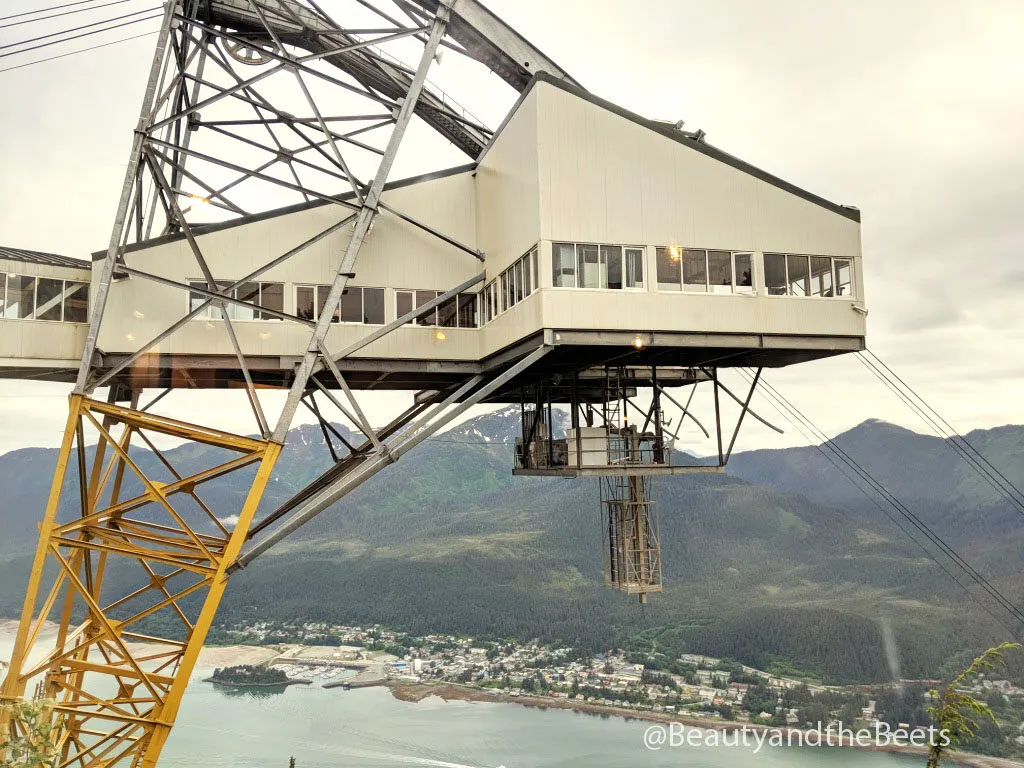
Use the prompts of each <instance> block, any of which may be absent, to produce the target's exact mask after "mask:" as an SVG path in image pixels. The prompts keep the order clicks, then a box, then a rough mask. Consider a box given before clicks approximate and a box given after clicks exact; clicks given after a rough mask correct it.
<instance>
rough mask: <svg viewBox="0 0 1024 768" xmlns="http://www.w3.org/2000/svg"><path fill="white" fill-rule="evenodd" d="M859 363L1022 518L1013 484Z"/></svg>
mask: <svg viewBox="0 0 1024 768" xmlns="http://www.w3.org/2000/svg"><path fill="white" fill-rule="evenodd" d="M858 359H859V360H860V362H861V363H862V364H863V365H864V366H865V367H866V368H867V369H868V370H869V371H871V373H872V374H874V376H875V377H876V378H877V379H878V380H879V381H881V382H882V383H883V384H884V385H885V386H886V387H888V388H889V390H890V391H892V392H893V393H894V394H895V395H896V396H897V397H898V398H899V399H900V400H902V401H903V403H904V404H905V405H906V406H907V407H908V408H910V409H911V410H912V411H914V413H916V414H917V415H918V416H919V417H920V418H921V419H922V420H923V421H924V422H925V423H926V424H927V425H928V426H930V427H931V428H932V431H933V432H934V433H935V434H936V435H937V436H938V437H940V438H941V439H942V440H943V442H944V443H945V444H946V445H947V446H949V448H950V449H951V450H952V451H953V452H954V453H956V454H957V455H958V456H959V457H960V458H961V459H963V460H964V462H965V463H967V465H968V466H970V467H971V468H972V469H974V470H975V471H976V472H977V473H978V474H980V475H981V476H982V478H983V479H985V480H986V481H987V482H988V483H989V485H991V486H992V487H993V488H994V489H995V490H996V491H997V492H998V493H999V494H1000V495H1001V496H1003V498H1005V499H1006V500H1007V501H1008V502H1009V503H1010V505H1011V506H1013V508H1014V511H1016V512H1018V513H1019V514H1021V515H1022V516H1024V501H1022V500H1021V499H1020V498H1019V497H1018V495H1019V494H1020V491H1019V490H1017V488H1016V486H1014V485H1013V483H1011V482H1010V481H1009V480H1008V479H1006V476H1005V475H1003V474H1002V473H1001V472H999V470H998V469H996V468H995V467H994V466H992V465H991V464H989V463H988V460H987V459H985V457H984V456H982V455H981V454H980V453H978V452H977V450H976V449H975V448H974V446H972V445H971V444H970V443H968V442H967V441H966V440H964V439H963V438H962V437H959V440H960V441H961V442H958V441H957V439H956V438H955V437H953V436H952V435H950V434H948V433H947V432H946V431H945V430H944V429H942V427H941V426H940V425H939V424H938V423H937V422H936V420H935V418H933V417H932V416H931V415H930V414H929V413H928V411H926V410H924V409H923V408H922V407H921V406H920V405H918V404H917V403H915V402H914V400H913V399H912V398H911V396H910V395H909V394H907V392H905V391H904V390H903V389H901V388H900V387H899V386H898V385H897V384H896V383H895V382H894V381H892V380H891V379H890V378H889V377H888V376H886V374H885V373H883V372H882V371H881V370H879V369H878V367H877V366H876V365H875V364H874V363H872V362H871V361H870V360H867V359H866V358H863V357H860V358H858ZM922 402H923V401H922ZM957 435H958V436H959V433H957ZM965 445H966V446H967V447H968V448H970V449H971V451H974V453H971V452H970V451H968V450H967V448H965V447H964V446H965ZM975 454H977V456H975ZM997 475H998V477H999V478H1002V482H1000V480H999V479H997V477H996V476H997ZM1015 494H1017V495H1015Z"/></svg>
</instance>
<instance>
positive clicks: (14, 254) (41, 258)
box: [0, 245, 91, 269]
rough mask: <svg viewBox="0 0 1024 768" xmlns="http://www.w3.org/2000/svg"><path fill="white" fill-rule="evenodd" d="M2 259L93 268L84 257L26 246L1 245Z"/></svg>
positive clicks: (55, 265)
mask: <svg viewBox="0 0 1024 768" xmlns="http://www.w3.org/2000/svg"><path fill="white" fill-rule="evenodd" d="M0 259H10V260H11V261H24V262H27V263H29V264H47V265H49V266H51V267H70V268H72V269H91V265H90V264H89V262H87V261H82V259H73V258H71V257H70V256H60V255H58V254H56V253H43V252H42V251H28V250H25V249H24V248H10V247H8V246H5V245H0Z"/></svg>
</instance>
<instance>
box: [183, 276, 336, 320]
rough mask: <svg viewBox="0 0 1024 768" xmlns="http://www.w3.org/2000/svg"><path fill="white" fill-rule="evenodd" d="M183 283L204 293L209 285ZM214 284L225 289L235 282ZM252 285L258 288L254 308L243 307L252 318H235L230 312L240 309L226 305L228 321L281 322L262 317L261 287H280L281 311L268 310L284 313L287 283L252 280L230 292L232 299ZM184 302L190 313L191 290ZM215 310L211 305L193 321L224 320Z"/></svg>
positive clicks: (194, 280)
mask: <svg viewBox="0 0 1024 768" xmlns="http://www.w3.org/2000/svg"><path fill="white" fill-rule="evenodd" d="M185 282H186V283H187V284H188V287H189V288H192V287H196V288H201V289H203V290H204V291H205V290H207V289H208V288H207V286H208V285H209V284H208V283H207V281H206V279H205V278H189V279H187V280H186V281H185ZM216 282H217V287H218V288H220V287H222V286H225V287H226V286H228V285H232V284H233V283H234V282H235V281H234V280H217V281H216ZM253 283H255V284H256V285H257V286H258V288H257V300H256V302H254V307H253V308H252V309H249V308H248V307H245V308H244V309H245V311H248V312H252V313H253V314H254V317H235V316H234V315H233V314H232V310H238V309H242V308H241V307H239V306H238V305H237V304H228V305H227V310H228V319H229V320H231V322H233V323H266V322H281V321H282V320H283V318H280V317H274V316H273V315H269V314H267V315H264V313H263V312H262V311H261V310H262V309H263V305H262V301H263V287H264V286H280V287H281V309H275V308H274V307H268V309H271V310H272V311H274V312H284V311H285V301H284V298H285V286H286V285H288V283H285V282H279V281H277V280H266V281H264V280H253V281H250V282H249V283H243V284H242V285H240V286H239V287H238V288H235V290H234V291H233V292H232V293H233V296H234V298H236V299H237V298H238V291H239V289H240V288H242V287H244V286H245V285H251V284H253ZM302 285H307V283H302ZM294 295H295V294H294V292H293V297H294ZM206 298H207V297H206V296H203V295H202V294H199V295H198V299H199V301H200V302H202V301H205V300H206ZM185 301H186V304H185V306H186V309H187V311H188V312H191V311H192V291H191V290H190V291H188V292H187V293H186V294H185ZM217 310H219V307H217V306H215V305H213V304H211V305H210V306H208V307H207V308H206V309H204V310H203V311H202V312H201V313H200V314H198V315H196V316H195V317H194V318H193V319H194V320H200V319H202V320H223V319H224V317H223V315H222V314H221V313H220V312H219V311H217ZM316 310H317V314H318V316H319V311H320V308H319V306H317V307H316ZM215 312H216V316H214V313H215Z"/></svg>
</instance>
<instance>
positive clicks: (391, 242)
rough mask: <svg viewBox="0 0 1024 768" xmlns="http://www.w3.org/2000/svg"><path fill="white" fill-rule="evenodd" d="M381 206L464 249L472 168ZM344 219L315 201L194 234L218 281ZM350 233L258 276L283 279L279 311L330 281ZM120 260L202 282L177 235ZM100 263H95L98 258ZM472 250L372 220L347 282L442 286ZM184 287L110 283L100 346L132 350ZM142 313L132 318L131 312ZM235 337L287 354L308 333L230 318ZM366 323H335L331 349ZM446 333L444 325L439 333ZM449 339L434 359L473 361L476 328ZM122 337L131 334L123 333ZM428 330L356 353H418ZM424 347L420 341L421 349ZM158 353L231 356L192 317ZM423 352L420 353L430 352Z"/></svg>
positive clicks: (156, 328) (164, 317)
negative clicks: (304, 289) (308, 286)
mask: <svg viewBox="0 0 1024 768" xmlns="http://www.w3.org/2000/svg"><path fill="white" fill-rule="evenodd" d="M383 199H384V202H386V203H388V204H389V205H391V206H392V207H394V208H395V209H396V210H400V211H402V212H403V213H406V214H408V215H410V216H412V217H414V218H416V219H417V220H419V221H422V222H423V223H425V224H428V225H430V226H432V227H434V228H435V229H437V230H439V231H442V232H445V233H448V234H450V235H452V236H453V237H455V238H456V239H458V240H459V241H461V242H463V243H465V244H466V245H468V246H470V247H476V222H475V208H476V200H475V189H474V185H473V179H472V174H471V173H465V174H460V175H457V176H450V177H446V178H440V179H434V180H430V181H425V182H422V183H421V184H417V185H415V186H410V187H402V188H398V189H394V190H390V191H388V192H387V193H386V194H385V195H384V196H383ZM346 215H347V212H346V211H344V210H342V209H340V208H336V207H317V208H311V209H309V210H304V211H299V212H296V213H293V214H289V215H287V216H281V217H277V218H273V219H267V220H263V221H257V222H252V223H250V224H246V225H244V226H240V227H233V228H230V229H225V230H221V231H218V232H211V233H208V234H205V235H201V236H199V238H198V242H199V246H200V248H201V249H202V251H203V255H204V257H205V258H206V259H207V261H208V263H209V265H210V268H211V270H212V272H213V274H214V276H215V277H217V278H218V279H232V280H234V279H238V278H239V277H242V276H243V275H246V274H248V273H250V272H252V271H253V270H254V269H256V268H257V267H259V266H260V265H262V264H265V263H266V262H268V261H270V260H271V259H273V258H274V257H276V256H278V255H280V254H281V253H284V252H285V251H287V250H288V249H290V248H293V247H295V246H296V245H298V244H299V243H302V242H303V241H305V240H307V239H309V238H310V237H312V236H313V235H315V234H316V233H317V232H319V231H322V230H323V229H326V228H327V227H328V226H329V225H330V224H332V223H335V222H337V221H339V220H341V219H342V218H344V217H345V216H346ZM350 236H351V227H346V228H344V229H342V230H340V231H339V232H337V233H335V234H334V235H332V236H330V237H328V238H326V239H325V240H323V241H321V242H320V243H317V244H315V245H313V246H312V247H310V248H308V249H307V250H306V251H304V252H303V253H300V254H298V255H296V256H295V257H293V258H292V259H290V260H289V261H287V262H285V263H284V264H282V265H279V266H277V267H275V268H274V269H272V270H269V271H268V272H267V273H266V274H265V275H263V276H262V277H261V278H260V280H262V281H265V282H283V283H285V295H284V309H285V312H288V313H291V314H294V312H295V290H294V286H295V284H299V283H320V284H327V283H330V282H331V281H332V280H333V277H334V274H335V273H336V271H337V269H338V264H339V263H340V261H341V258H342V255H343V253H344V250H345V247H346V245H347V244H348V240H349V238H350ZM128 261H129V263H130V264H131V265H132V266H134V267H136V268H138V269H142V270H145V271H149V272H153V273H155V274H158V275H160V276H162V277H167V278H170V279H173V280H177V281H179V282H186V281H188V280H196V279H200V278H201V275H202V273H201V271H200V269H199V267H198V265H197V263H196V261H195V258H194V257H193V255H192V252H191V250H190V248H189V246H188V243H187V242H186V241H184V240H176V241H173V242H170V243H164V244H161V245H158V246H154V247H152V248H149V249H146V250H142V251H137V252H135V253H133V254H131V255H130V256H129V259H128ZM97 268H99V262H97ZM482 268H483V267H482V265H481V264H480V262H479V261H478V260H477V259H475V258H474V257H473V256H472V255H470V254H467V253H465V252H464V251H462V250H460V249H458V248H455V247H454V246H451V245H448V244H447V243H444V242H442V241H441V240H439V239H438V238H436V237H434V236H433V235H431V234H429V233H427V232H424V231H423V230H422V229H420V228H418V227H415V226H413V225H412V224H408V223H406V222H404V221H401V220H400V219H398V218H396V217H395V216H393V215H391V214H388V213H382V214H381V215H380V216H378V217H377V219H376V221H375V223H374V227H373V231H372V232H371V233H370V235H369V237H368V238H367V240H366V243H365V245H364V247H363V250H362V251H361V253H360V256H359V258H358V260H357V262H356V266H355V272H356V277H355V279H353V280H351V281H350V284H351V285H356V286H371V287H387V288H410V289H417V288H418V289H434V290H448V289H449V288H451V287H452V286H453V285H458V284H459V283H461V282H464V281H465V280H467V279H468V278H470V277H472V276H473V275H475V274H477V273H479V272H480V271H481V270H482ZM186 305H187V297H186V294H185V292H184V291H181V290H178V289H176V288H172V287H166V286H161V285H158V284H156V283H153V282H152V281H148V280H144V279H141V278H133V279H130V280H123V281H119V282H116V283H115V284H114V285H113V286H112V288H111V292H110V298H109V300H108V306H107V317H109V318H117V322H110V323H104V325H103V327H102V328H101V331H100V348H101V349H104V350H105V351H108V352H132V351H135V349H136V348H137V347H138V346H139V344H141V343H143V342H145V341H148V340H149V339H151V338H152V337H154V336H156V335H157V334H158V333H159V332H160V331H162V330H163V329H164V328H166V327H167V326H168V325H170V324H171V323H172V322H173V321H174V320H175V319H177V317H179V316H180V315H181V314H183V313H184V311H185V307H186ZM385 312H386V317H387V318H388V319H392V318H394V317H395V298H394V292H393V291H390V290H389V291H386V293H385ZM139 315H141V317H140V316H139ZM234 326H235V329H236V332H237V334H238V338H239V342H240V343H241V345H242V347H243V349H244V350H245V351H246V353H247V354H253V355H281V356H288V355H296V354H300V353H301V352H302V350H303V349H304V348H305V345H306V343H307V341H308V338H309V330H308V329H307V328H305V327H303V326H299V325H298V324H296V323H290V322H267V321H235V322H234ZM368 328H369V327H368V326H361V325H340V326H337V327H334V328H332V330H331V333H330V335H329V337H328V343H329V346H330V347H331V348H336V349H341V348H342V347H343V346H345V345H346V344H349V343H351V342H353V341H355V340H357V339H358V338H360V337H362V336H363V335H365V334H366V333H367V332H368ZM448 331H453V332H451V333H448ZM446 335H447V336H448V339H447V340H446V342H445V345H444V349H443V350H439V351H438V355H439V356H440V357H443V358H447V359H459V360H465V359H477V358H478V357H479V354H480V339H479V334H476V333H473V332H471V331H469V332H464V331H459V330H458V329H446ZM129 336H130V337H131V338H129ZM433 341H434V337H433V331H430V330H429V329H424V328H407V329H403V330H402V331H401V332H400V333H399V334H397V335H396V336H394V337H393V338H385V339H382V340H381V341H379V342H377V343H375V344H373V345H371V346H369V347H367V348H366V349H365V350H364V351H363V352H361V353H360V355H361V356H366V357H395V358H417V357H420V356H421V353H422V352H423V350H424V348H428V349H429V348H432V344H433ZM425 345H426V347H425ZM159 351H160V352H163V353H174V354H194V355H231V354H233V350H232V347H231V342H230V339H229V338H228V336H227V333H226V332H225V330H224V329H223V327H222V323H221V322H220V321H204V320H195V321H192V322H190V323H188V324H187V325H186V326H185V327H184V328H182V329H181V330H180V331H178V332H177V333H176V334H174V335H173V336H171V337H170V338H169V339H167V340H166V341H165V342H164V344H163V345H162V347H161V348H160V350H159ZM430 356H432V355H428V357H430Z"/></svg>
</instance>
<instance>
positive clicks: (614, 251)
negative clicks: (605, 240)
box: [601, 245, 622, 288]
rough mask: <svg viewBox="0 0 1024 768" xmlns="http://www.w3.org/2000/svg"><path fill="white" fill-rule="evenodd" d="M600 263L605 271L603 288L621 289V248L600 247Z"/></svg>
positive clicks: (612, 246)
mask: <svg viewBox="0 0 1024 768" xmlns="http://www.w3.org/2000/svg"><path fill="white" fill-rule="evenodd" d="M601 262H602V264H603V265H604V269H605V285H604V287H605V288H621V287H622V248H621V247H619V246H617V245H602V246H601Z"/></svg>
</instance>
